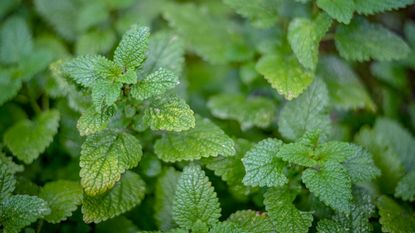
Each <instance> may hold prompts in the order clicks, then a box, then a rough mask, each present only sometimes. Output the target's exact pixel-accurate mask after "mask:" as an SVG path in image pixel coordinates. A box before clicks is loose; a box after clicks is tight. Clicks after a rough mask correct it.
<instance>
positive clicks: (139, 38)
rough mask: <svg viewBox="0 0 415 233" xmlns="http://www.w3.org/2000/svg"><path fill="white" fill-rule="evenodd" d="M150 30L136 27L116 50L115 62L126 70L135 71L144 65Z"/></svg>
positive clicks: (127, 34)
mask: <svg viewBox="0 0 415 233" xmlns="http://www.w3.org/2000/svg"><path fill="white" fill-rule="evenodd" d="M149 36H150V29H149V28H147V27H138V26H136V25H134V26H133V27H131V29H130V30H128V31H127V32H126V33H125V34H124V35H123V37H122V39H121V42H120V44H119V45H118V47H117V48H116V49H115V52H114V61H115V63H117V64H118V65H119V66H120V67H122V68H124V69H135V68H137V67H138V66H140V65H141V63H143V61H144V58H145V53H146V52H147V46H148V38H149Z"/></svg>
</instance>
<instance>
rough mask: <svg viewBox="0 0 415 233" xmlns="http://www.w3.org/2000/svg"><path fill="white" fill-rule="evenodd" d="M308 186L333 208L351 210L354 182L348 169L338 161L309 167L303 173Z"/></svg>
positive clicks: (345, 211) (344, 210)
mask: <svg viewBox="0 0 415 233" xmlns="http://www.w3.org/2000/svg"><path fill="white" fill-rule="evenodd" d="M302 180H303V182H304V184H305V185H306V187H307V188H308V189H309V190H310V192H312V193H313V194H315V195H316V196H317V197H318V198H319V199H320V200H321V201H323V202H324V203H325V204H326V205H328V206H330V207H332V208H333V209H335V210H337V211H339V212H342V213H349V212H350V204H351V200H352V183H351V180H350V177H349V174H348V173H347V171H346V169H345V168H344V167H343V166H341V165H340V164H338V163H336V162H327V163H326V164H324V165H323V166H322V167H319V168H317V169H315V168H307V169H306V170H305V171H304V172H303V175H302Z"/></svg>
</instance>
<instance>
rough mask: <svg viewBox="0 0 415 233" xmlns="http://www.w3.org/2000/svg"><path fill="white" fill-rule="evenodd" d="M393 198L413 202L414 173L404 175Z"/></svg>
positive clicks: (414, 192) (414, 191)
mask: <svg viewBox="0 0 415 233" xmlns="http://www.w3.org/2000/svg"><path fill="white" fill-rule="evenodd" d="M395 196H396V197H400V198H402V200H405V201H414V200H415V171H412V172H410V173H408V174H406V175H405V176H404V177H403V178H402V179H401V180H400V181H399V183H398V185H397V186H396V189H395Z"/></svg>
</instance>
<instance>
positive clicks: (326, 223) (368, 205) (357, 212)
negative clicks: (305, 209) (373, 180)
mask: <svg viewBox="0 0 415 233" xmlns="http://www.w3.org/2000/svg"><path fill="white" fill-rule="evenodd" d="M374 214H375V206H374V204H373V203H372V200H371V197H370V196H369V195H367V194H365V193H362V191H360V190H359V191H358V192H355V195H354V201H353V204H352V205H351V211H350V214H344V213H336V214H335V215H334V216H333V217H332V219H323V220H321V221H319V223H318V225H317V232H319V233H333V232H334V233H345V232H350V233H353V232H373V227H372V224H371V221H370V218H371V217H374Z"/></svg>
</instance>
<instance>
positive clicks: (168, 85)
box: [131, 68, 179, 100]
mask: <svg viewBox="0 0 415 233" xmlns="http://www.w3.org/2000/svg"><path fill="white" fill-rule="evenodd" d="M178 84H179V78H178V76H177V75H176V74H174V73H173V72H171V71H169V70H166V69H163V68H160V69H158V70H157V71H155V72H153V73H151V74H149V75H148V76H147V77H145V78H144V79H143V80H140V81H139V82H138V83H137V84H136V85H134V86H133V88H132V90H131V95H132V96H133V97H134V98H136V99H138V100H145V99H148V98H150V97H153V96H158V95H161V94H163V93H165V92H166V91H168V90H170V89H172V88H174V87H175V86H177V85H178Z"/></svg>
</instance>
